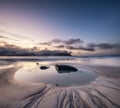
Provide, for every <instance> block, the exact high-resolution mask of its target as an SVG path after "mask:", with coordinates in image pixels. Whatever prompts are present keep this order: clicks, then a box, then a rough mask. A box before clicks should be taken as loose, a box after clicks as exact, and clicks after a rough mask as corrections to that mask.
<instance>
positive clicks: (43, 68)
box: [40, 66, 49, 70]
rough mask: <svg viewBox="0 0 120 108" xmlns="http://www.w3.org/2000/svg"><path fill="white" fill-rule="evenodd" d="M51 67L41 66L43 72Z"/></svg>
mask: <svg viewBox="0 0 120 108" xmlns="http://www.w3.org/2000/svg"><path fill="white" fill-rule="evenodd" d="M48 68H49V67H48V66H40V69H42V70H45V69H48Z"/></svg>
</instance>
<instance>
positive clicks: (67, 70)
mask: <svg viewBox="0 0 120 108" xmlns="http://www.w3.org/2000/svg"><path fill="white" fill-rule="evenodd" d="M55 68H56V70H57V72H58V73H70V72H76V71H77V70H78V69H77V68H75V67H72V66H69V65H55Z"/></svg>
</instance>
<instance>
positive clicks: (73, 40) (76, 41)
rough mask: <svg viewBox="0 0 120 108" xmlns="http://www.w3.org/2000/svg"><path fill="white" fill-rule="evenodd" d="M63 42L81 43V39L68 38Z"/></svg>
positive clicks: (67, 43)
mask: <svg viewBox="0 0 120 108" xmlns="http://www.w3.org/2000/svg"><path fill="white" fill-rule="evenodd" d="M64 42H65V44H66V45H70V44H80V43H83V41H81V40H80V39H69V40H67V41H64Z"/></svg>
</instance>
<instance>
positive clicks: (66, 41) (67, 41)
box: [39, 39, 83, 45]
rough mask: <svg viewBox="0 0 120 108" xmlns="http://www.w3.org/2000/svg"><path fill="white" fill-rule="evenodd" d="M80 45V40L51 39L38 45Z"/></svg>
mask: <svg viewBox="0 0 120 108" xmlns="http://www.w3.org/2000/svg"><path fill="white" fill-rule="evenodd" d="M81 43H83V41H82V40H80V39H68V40H61V39H53V40H51V41H48V42H43V43H39V45H52V44H65V45H73V44H81Z"/></svg>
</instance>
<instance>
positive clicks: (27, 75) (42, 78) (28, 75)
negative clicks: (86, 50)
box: [15, 62, 97, 86]
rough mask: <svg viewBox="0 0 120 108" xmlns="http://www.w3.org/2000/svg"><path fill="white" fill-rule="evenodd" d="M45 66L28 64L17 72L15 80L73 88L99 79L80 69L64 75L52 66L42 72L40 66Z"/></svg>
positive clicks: (93, 74) (88, 71)
mask: <svg viewBox="0 0 120 108" xmlns="http://www.w3.org/2000/svg"><path fill="white" fill-rule="evenodd" d="M51 63H52V62H51ZM22 64H23V63H22ZM43 64H44V63H40V62H39V65H36V63H35V62H29V63H27V62H26V63H25V65H24V67H23V68H21V69H20V70H18V71H17V72H16V74H15V79H17V80H21V81H31V82H37V83H40V82H42V83H47V84H50V83H51V84H58V85H60V86H71V84H72V85H78V86H79V85H85V84H88V83H90V82H92V81H93V80H94V79H95V78H96V77H97V75H96V74H95V73H93V72H92V71H90V70H87V69H82V68H80V67H79V68H78V71H76V72H70V73H66V72H64V73H62V74H61V73H58V72H57V71H56V69H55V65H53V66H50V67H49V69H47V70H41V69H40V66H41V65H43ZM73 66H75V67H76V66H77V67H78V66H79V64H74V65H73Z"/></svg>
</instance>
